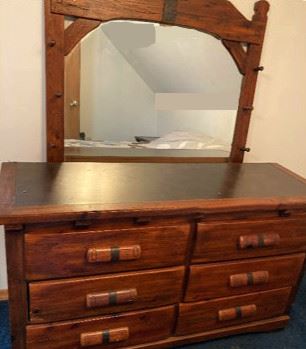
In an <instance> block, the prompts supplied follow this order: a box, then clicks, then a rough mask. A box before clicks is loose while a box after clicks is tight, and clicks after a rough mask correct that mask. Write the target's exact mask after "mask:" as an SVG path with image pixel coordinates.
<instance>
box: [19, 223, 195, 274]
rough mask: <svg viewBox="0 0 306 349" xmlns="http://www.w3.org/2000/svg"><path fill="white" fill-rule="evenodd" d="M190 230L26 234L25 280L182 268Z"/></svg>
mask: <svg viewBox="0 0 306 349" xmlns="http://www.w3.org/2000/svg"><path fill="white" fill-rule="evenodd" d="M189 234H190V226H189V225H182V226H168V227H158V228H143V229H141V228H139V229H121V230H111V231H110V230H108V231H101V232H75V233H63V234H53V233H52V234H31V233H29V234H26V235H25V258H26V275H27V279H28V280H38V279H51V278H56V277H67V276H68V277H70V276H78V275H89V274H91V275H94V274H103V273H113V272H120V271H128V270H141V269H151V268H158V267H164V266H173V265H179V264H183V263H184V262H185V259H186V249H187V242H188V239H189Z"/></svg>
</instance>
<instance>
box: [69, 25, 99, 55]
mask: <svg viewBox="0 0 306 349" xmlns="http://www.w3.org/2000/svg"><path fill="white" fill-rule="evenodd" d="M100 24H101V21H95V20H90V19H84V18H78V19H77V20H76V21H74V22H73V23H72V24H71V25H70V26H69V27H68V28H67V29H65V33H64V45H65V46H64V55H65V56H67V55H68V54H69V53H70V52H71V51H72V49H73V48H74V47H75V46H76V45H77V44H78V43H79V42H80V41H81V40H82V39H83V37H84V36H86V35H87V34H88V33H90V32H91V31H92V30H94V29H96V28H97V27H98V26H99V25H100Z"/></svg>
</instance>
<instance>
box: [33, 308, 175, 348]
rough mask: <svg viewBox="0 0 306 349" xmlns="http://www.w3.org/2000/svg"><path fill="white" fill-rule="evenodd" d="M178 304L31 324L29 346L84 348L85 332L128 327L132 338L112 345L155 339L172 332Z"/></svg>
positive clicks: (117, 346) (164, 336)
mask: <svg viewBox="0 0 306 349" xmlns="http://www.w3.org/2000/svg"><path fill="white" fill-rule="evenodd" d="M173 323H174V307H173V306H168V307H163V308H156V309H153V310H145V311H137V312H130V313H123V314H119V315H117V316H112V315H110V316H105V317H98V318H87V319H85V320H74V321H66V322H59V323H50V324H44V325H30V326H27V348H29V349H71V348H80V337H81V335H82V334H87V333H96V332H98V331H101V332H102V331H104V330H110V329H116V328H122V327H128V329H129V338H128V339H127V340H126V341H125V342H124V343H118V344H116V343H113V344H109V345H107V346H106V348H108V349H115V348H120V346H121V347H127V346H132V345H136V344H140V343H144V342H147V343H148V342H153V341H157V340H160V339H163V338H167V337H169V336H170V335H171V332H172V327H173Z"/></svg>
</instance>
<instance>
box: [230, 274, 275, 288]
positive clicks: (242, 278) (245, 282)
mask: <svg viewBox="0 0 306 349" xmlns="http://www.w3.org/2000/svg"><path fill="white" fill-rule="evenodd" d="M268 282H269V272H268V271H254V272H252V273H244V274H235V275H231V276H230V286H231V287H243V286H253V285H263V284H267V283H268Z"/></svg>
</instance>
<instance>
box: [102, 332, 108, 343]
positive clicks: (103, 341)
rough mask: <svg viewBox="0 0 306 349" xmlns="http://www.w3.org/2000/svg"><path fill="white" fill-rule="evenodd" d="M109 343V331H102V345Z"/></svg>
mask: <svg viewBox="0 0 306 349" xmlns="http://www.w3.org/2000/svg"><path fill="white" fill-rule="evenodd" d="M109 341H110V335H109V331H108V330H106V331H103V332H102V343H103V344H109Z"/></svg>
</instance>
